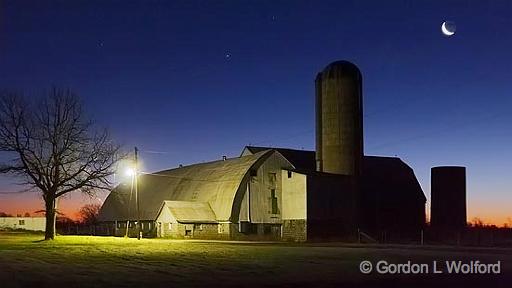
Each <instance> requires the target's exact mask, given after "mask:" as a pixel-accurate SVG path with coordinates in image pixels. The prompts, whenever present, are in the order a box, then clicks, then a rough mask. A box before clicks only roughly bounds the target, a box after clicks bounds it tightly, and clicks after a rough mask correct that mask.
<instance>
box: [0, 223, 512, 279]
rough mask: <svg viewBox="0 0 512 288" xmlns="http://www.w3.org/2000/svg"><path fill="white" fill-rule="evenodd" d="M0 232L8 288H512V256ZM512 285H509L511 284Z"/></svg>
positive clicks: (2, 275) (508, 252)
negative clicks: (469, 266)
mask: <svg viewBox="0 0 512 288" xmlns="http://www.w3.org/2000/svg"><path fill="white" fill-rule="evenodd" d="M41 239H42V235H37V234H26V233H6V232H3V233H2V232H0V283H2V284H1V285H0V286H2V287H64V286H66V287H150V285H152V286H153V287H191V286H194V287H209V286H211V287H249V286H251V287H262V286H263V287H307V286H309V287H352V286H357V287H402V286H403V287H432V286H434V285H435V286H437V287H463V286H465V287H475V286H476V285H479V286H480V285H489V287H507V286H508V287H510V286H509V285H510V283H512V249H497V248H494V249H488V248H487V249H483V248H479V249H476V248H462V247H432V246H397V245H395V246H389V245H388V246H383V245H372V246H367V245H354V244H352V245H348V244H341V243H330V244H301V245H299V244H282V243H281V244H279V243H250V242H215V241H191V240H181V241H180V240H163V239H143V240H140V241H138V240H136V239H124V238H115V237H92V236H60V237H57V238H56V240H54V241H41ZM363 260H370V261H371V262H373V263H374V264H375V263H377V262H378V261H379V260H385V261H387V262H388V263H407V261H408V260H410V261H412V262H413V263H429V264H430V263H432V261H434V260H437V261H438V262H440V263H441V262H442V261H444V260H461V261H464V262H469V261H470V260H479V261H480V262H482V263H496V262H497V261H501V274H499V275H453V274H450V275H448V274H446V273H444V274H442V275H441V274H436V275H432V274H429V275H404V274H401V275H379V274H378V273H375V272H373V273H371V274H369V275H365V274H362V273H361V272H360V270H359V265H360V262H361V261H363ZM507 283H508V284H507Z"/></svg>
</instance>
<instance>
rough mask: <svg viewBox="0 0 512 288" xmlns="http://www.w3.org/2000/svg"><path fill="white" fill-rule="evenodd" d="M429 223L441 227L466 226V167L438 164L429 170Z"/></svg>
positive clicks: (458, 227) (456, 227) (457, 227)
mask: <svg viewBox="0 0 512 288" xmlns="http://www.w3.org/2000/svg"><path fill="white" fill-rule="evenodd" d="M430 189H431V192H430V197H431V201H432V204H431V207H430V210H431V211H430V223H431V225H432V227H435V228H441V229H454V230H457V229H461V228H464V227H465V226H466V223H467V222H466V167H460V166H440V167H433V168H432V170H431V187H430Z"/></svg>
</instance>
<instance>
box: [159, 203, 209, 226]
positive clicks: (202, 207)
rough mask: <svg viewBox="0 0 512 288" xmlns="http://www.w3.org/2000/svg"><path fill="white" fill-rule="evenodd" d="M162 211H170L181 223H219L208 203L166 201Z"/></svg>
mask: <svg viewBox="0 0 512 288" xmlns="http://www.w3.org/2000/svg"><path fill="white" fill-rule="evenodd" d="M162 209H169V212H171V214H172V216H173V217H174V218H175V219H176V221H178V222H180V223H217V220H216V219H217V218H216V216H215V213H214V212H213V210H212V208H211V207H210V204H208V202H194V201H164V203H163V205H162Z"/></svg>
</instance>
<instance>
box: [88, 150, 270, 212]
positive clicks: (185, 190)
mask: <svg viewBox="0 0 512 288" xmlns="http://www.w3.org/2000/svg"><path fill="white" fill-rule="evenodd" d="M273 153H277V152H276V151H273V150H266V151H261V152H259V153H255V154H253V155H248V156H243V157H237V158H230V159H226V160H219V161H213V162H207V163H200V164H194V165H189V166H184V167H180V168H176V169H170V170H164V171H160V172H156V173H149V174H142V175H140V176H139V181H138V182H139V189H138V190H139V202H140V214H141V215H140V218H141V219H142V220H155V219H156V217H158V212H159V209H160V207H161V206H162V203H163V201H165V200H170V201H193V202H205V203H208V204H209V205H210V206H211V209H212V210H213V212H214V213H215V215H216V218H217V219H216V220H218V221H228V220H229V219H230V218H231V216H232V210H233V207H234V205H233V203H234V201H235V197H239V198H240V199H238V198H236V199H237V200H238V201H241V198H242V197H243V195H242V194H243V192H240V193H238V192H239V190H240V191H241V190H244V189H245V187H242V184H243V180H244V179H245V177H249V176H248V175H249V173H248V172H249V170H250V169H256V168H257V166H258V165H260V164H261V163H263V161H265V160H266V159H267V158H268V157H270V156H271V155H272V154H273ZM253 166H254V168H253ZM131 188H132V187H131V184H130V183H122V184H120V185H119V186H117V187H116V188H115V189H114V190H113V191H112V192H111V193H110V194H109V196H108V197H107V199H106V200H105V203H104V204H103V206H102V208H101V210H100V214H99V216H98V218H99V220H100V221H114V220H128V219H137V214H136V206H135V196H134V195H131V196H132V197H130V194H131V193H130V190H131ZM130 198H131V199H130Z"/></svg>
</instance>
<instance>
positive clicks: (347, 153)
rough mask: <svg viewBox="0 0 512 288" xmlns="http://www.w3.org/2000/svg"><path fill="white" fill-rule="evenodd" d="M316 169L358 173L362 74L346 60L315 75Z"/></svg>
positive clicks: (357, 174)
mask: <svg viewBox="0 0 512 288" xmlns="http://www.w3.org/2000/svg"><path fill="white" fill-rule="evenodd" d="M315 82H316V83H315V84H316V165H317V171H320V172H327V173H333V174H342V175H353V176H359V175H360V174H361V163H362V160H363V104H362V76H361V72H360V71H359V69H358V68H357V66H356V65H354V64H352V63H350V62H348V61H336V62H333V63H331V64H329V65H328V66H327V67H326V68H325V69H324V70H323V71H322V72H320V73H318V75H317V77H316V81H315Z"/></svg>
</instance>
